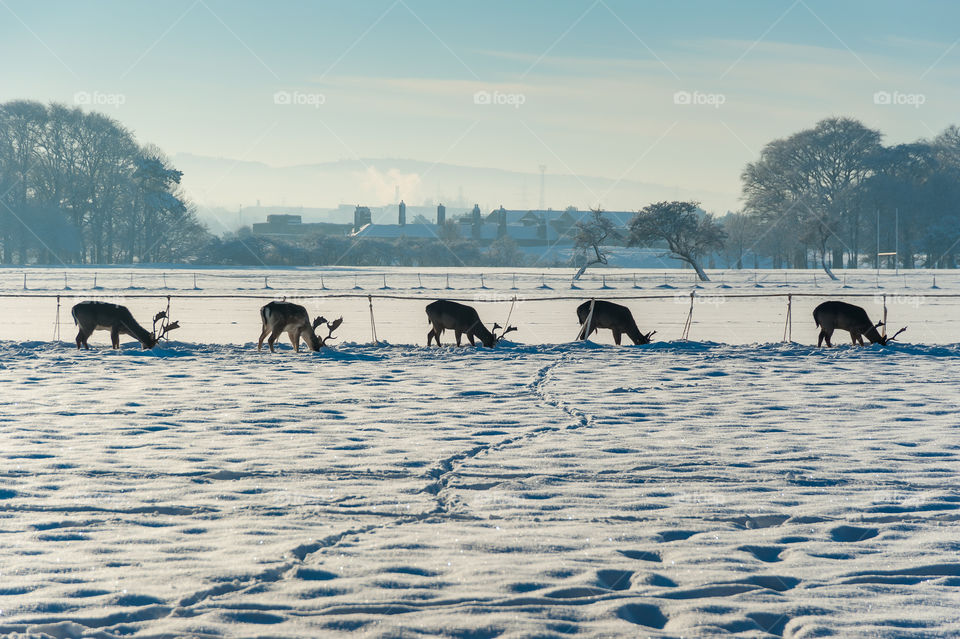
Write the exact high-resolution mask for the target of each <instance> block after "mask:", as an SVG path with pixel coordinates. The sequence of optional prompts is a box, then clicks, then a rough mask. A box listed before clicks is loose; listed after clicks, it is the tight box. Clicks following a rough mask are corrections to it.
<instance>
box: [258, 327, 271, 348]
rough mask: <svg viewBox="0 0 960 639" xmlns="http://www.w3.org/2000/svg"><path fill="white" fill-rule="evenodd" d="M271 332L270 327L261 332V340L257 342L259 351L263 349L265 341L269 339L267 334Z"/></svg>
mask: <svg viewBox="0 0 960 639" xmlns="http://www.w3.org/2000/svg"><path fill="white" fill-rule="evenodd" d="M269 332H270V327H269V326H264V327H263V331H261V332H260V340H259V341H258V342H257V350H258V351H259V350H260V349H262V348H263V340H264V339H265V338H266V337H267V333H269Z"/></svg>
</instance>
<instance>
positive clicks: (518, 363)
mask: <svg viewBox="0 0 960 639" xmlns="http://www.w3.org/2000/svg"><path fill="white" fill-rule="evenodd" d="M86 272H87V270H86V269H78V270H77V271H76V272H73V271H71V272H70V273H69V274H68V282H70V283H69V284H68V286H69V287H70V289H69V290H64V289H63V287H62V284H63V271H62V270H60V271H56V272H54V271H42V270H39V269H30V270H29V271H28V289H29V290H27V291H26V293H27V294H48V293H53V294H61V295H62V296H63V300H62V303H63V304H64V308H62V309H61V323H62V326H61V329H62V335H63V339H64V341H63V343H60V344H58V343H56V342H52V341H51V336H52V330H53V328H54V311H55V301H54V300H53V299H52V298H29V299H24V298H15V299H14V298H6V299H5V300H4V304H5V308H4V311H3V313H2V315H3V317H4V320H5V321H4V324H3V327H4V328H3V332H2V333H0V384H2V387H3V389H4V392H3V394H2V396H0V456H2V458H3V460H4V462H5V463H4V464H3V466H2V468H3V470H2V472H3V485H2V486H0V533H2V537H0V538H2V539H3V540H4V542H5V543H3V544H2V545H0V574H2V576H3V579H2V582H0V610H2V616H0V632H3V633H13V632H29V633H31V634H32V635H33V636H41V634H40V633H46V634H48V635H50V636H56V637H75V636H76V637H79V636H100V637H121V636H124V637H126V636H143V637H147V636H151V637H152V636H199V637H225V636H255V635H261V636H262V635H269V636H280V637H288V636H289V637H308V636H337V635H347V634H350V633H360V634H361V636H363V635H366V636H403V637H415V636H421V635H438V634H439V635H443V636H456V637H471V638H480V637H528V636H542V637H564V636H571V635H576V636H587V637H608V636H655V637H661V636H662V637H681V636H683V637H691V636H714V635H718V634H719V635H723V634H729V635H732V636H741V637H794V638H799V637H815V636H816V637H822V636H837V637H848V636H880V637H905V636H916V637H950V636H956V635H957V634H960V559H958V557H960V523H958V522H960V488H958V485H957V481H956V478H957V476H958V475H960V445H958V435H960V425H958V421H957V413H958V409H960V406H958V402H960V346H958V345H957V342H960V328H958V326H957V319H956V318H957V314H956V310H957V306H956V304H955V300H954V298H949V297H944V298H928V297H923V295H924V294H929V293H938V294H939V293H950V292H951V291H958V292H960V278H957V277H953V274H947V275H941V274H940V273H937V274H936V275H937V285H938V288H937V289H931V288H930V284H931V282H930V281H928V278H930V274H929V273H911V274H909V275H910V277H913V278H915V279H910V280H908V281H907V284H908V286H907V287H903V286H900V284H902V283H903V279H902V277H901V278H897V277H895V276H893V275H892V274H890V275H889V276H888V277H887V279H883V278H884V275H881V282H880V283H881V284H882V285H883V288H882V289H876V288H875V287H874V288H871V287H870V286H868V284H869V282H867V281H866V280H868V279H869V278H870V277H871V276H872V275H873V272H870V273H867V272H864V273H862V274H858V275H857V277H862V278H863V281H861V280H855V279H854V278H853V277H852V276H848V285H849V286H851V288H849V289H842V288H840V286H841V284H833V283H831V284H829V285H828V284H827V283H826V282H823V281H819V282H818V285H817V286H813V284H812V283H809V284H808V283H801V282H799V281H798V282H797V283H796V284H791V283H790V280H791V279H793V278H794V277H797V275H796V274H794V273H790V274H786V277H787V278H788V280H787V284H786V285H784V284H782V283H778V282H777V279H781V278H782V277H783V276H784V274H783V273H776V274H770V275H771V277H770V278H766V279H762V280H761V279H760V278H758V279H757V280H756V281H754V279H753V277H752V274H747V275H744V276H743V277H742V278H741V279H739V280H738V279H735V278H733V276H730V275H728V276H727V277H726V278H724V282H725V283H724V284H721V283H719V282H715V283H712V284H707V285H705V286H704V287H703V288H702V289H699V290H698V291H697V293H698V294H702V295H703V296H704V300H703V301H701V302H697V303H696V304H695V309H694V324H693V327H692V330H691V341H686V342H684V341H679V340H678V338H679V333H680V330H681V329H682V326H683V323H684V320H685V318H686V314H687V312H688V308H689V296H688V293H689V288H683V287H682V286H681V282H679V281H673V282H672V283H671V278H669V277H668V278H667V279H668V282H667V285H670V286H676V288H674V289H667V288H658V287H660V286H662V285H663V282H662V274H659V273H658V274H657V276H658V277H659V278H661V281H660V282H659V283H658V282H656V281H653V280H652V279H644V278H639V279H638V283H637V286H640V287H641V288H637V289H634V288H633V286H634V284H633V280H632V274H630V275H628V276H627V277H628V278H629V279H627V280H612V281H608V285H609V286H612V287H614V288H612V289H599V288H598V287H599V285H602V284H601V281H598V280H594V279H590V280H587V281H585V282H583V283H582V284H581V287H582V288H581V290H579V291H577V290H571V289H570V283H569V275H567V279H566V280H563V279H562V278H561V277H560V275H557V276H556V277H553V274H551V273H549V272H548V273H547V274H546V275H540V274H539V273H537V274H524V276H523V277H522V278H519V281H520V283H521V284H522V285H521V284H518V286H517V290H512V276H511V275H508V274H503V275H502V276H499V275H494V276H492V280H493V281H492V283H487V284H486V285H487V286H489V287H490V288H489V289H479V288H476V287H474V288H472V289H471V288H469V287H468V286H467V284H468V283H469V281H468V276H467V275H466V274H454V273H453V272H451V279H452V283H451V286H453V287H455V288H451V289H446V288H445V274H440V273H438V274H436V278H437V279H441V278H442V282H443V283H442V284H439V285H437V284H435V283H434V282H433V280H432V279H431V281H430V283H429V285H430V286H431V287H433V288H426V289H419V288H415V286H418V285H419V282H417V281H414V280H415V277H416V274H415V273H412V272H409V271H406V272H402V271H397V270H394V271H391V272H389V273H388V274H387V284H388V285H389V286H390V287H391V288H390V289H389V290H379V289H378V287H377V286H376V281H375V280H376V277H377V276H376V274H369V273H363V272H359V273H356V274H354V272H353V271H351V272H349V273H346V274H335V275H334V276H332V278H333V283H331V282H329V281H326V278H325V282H324V284H325V286H326V287H327V288H328V289H329V290H328V291H325V292H324V291H317V290H316V289H314V288H311V286H310V285H311V283H312V282H314V280H315V279H316V278H317V277H318V274H317V272H313V271H308V272H306V273H305V272H302V271H292V272H291V271H281V272H270V273H269V274H268V275H267V277H268V278H269V280H268V281H269V282H270V284H269V285H270V286H271V288H270V289H268V290H264V289H263V288H262V277H263V274H262V273H253V274H251V273H250V272H249V271H247V272H245V273H241V274H239V275H236V276H234V275H233V272H218V275H219V276H220V277H221V279H222V280H223V281H224V282H226V283H224V284H220V285H216V286H215V285H214V284H212V283H210V282H214V281H220V280H216V279H214V278H213V277H211V278H210V279H209V280H205V279H203V276H201V278H200V282H199V284H200V286H198V288H200V289H201V290H199V291H195V290H191V289H190V287H191V285H192V275H190V274H186V273H183V274H178V277H182V278H185V279H186V280H187V284H185V285H184V287H182V288H178V287H179V283H177V284H176V285H175V284H174V283H173V282H171V281H170V280H172V279H173V277H172V276H169V275H168V278H170V279H169V280H168V287H167V288H166V289H164V288H162V287H161V286H159V285H156V284H151V283H149V282H148V281H147V279H146V276H147V274H149V275H150V276H151V277H153V276H157V275H158V273H159V272H156V273H150V272H149V271H139V270H138V271H135V280H134V285H133V286H134V287H135V288H132V289H129V290H124V289H123V288H122V287H121V285H122V284H123V282H122V281H121V282H119V284H117V285H111V281H110V280H106V281H103V284H102V285H103V287H104V288H102V289H84V288H83V287H82V286H81V284H80V279H81V278H80V275H81V274H83V273H86ZM22 273H23V271H19V279H20V282H19V288H18V282H17V279H18V277H17V275H18V274H17V272H13V271H10V272H0V291H2V292H5V293H21V294H22V293H24V291H23V289H22V277H23V276H22ZM74 273H76V274H77V275H76V278H74V277H73V276H74ZM128 273H129V272H128V271H124V272H123V273H122V274H120V275H119V278H120V279H123V278H127V277H128ZM241 275H242V276H243V277H241ZM598 275H599V274H598ZM684 275H688V274H685V273H679V275H678V276H677V277H678V278H679V277H682V276H684ZM248 276H249V277H248ZM338 276H339V277H342V278H343V279H344V280H346V283H345V284H336V282H337V281H338V280H337V277H338ZM761 276H762V274H761ZM100 277H104V276H103V275H102V274H100V275H98V278H100ZM139 277H144V278H145V279H144V280H143V282H142V285H141V284H139V283H138V281H137V278H139ZM258 277H259V278H260V279H261V282H260V285H261V288H260V289H259V290H258V289H257V287H256V278H258ZM328 277H329V276H328ZM354 277H356V281H357V284H353V283H352V281H351V280H352V279H353V278H354ZM44 278H46V279H44ZM58 278H59V282H56V283H55V281H56V280H57V279H58ZM460 278H462V279H460ZM471 279H472V275H471ZM31 280H33V281H34V282H35V283H34V284H33V285H32V286H31V285H30V281H31ZM731 280H732V281H731ZM101 281H102V280H99V279H98V286H100V285H101V283H100V282H101ZM485 281H486V278H485ZM924 281H926V286H925V287H924V288H921V284H922V283H923V282H924ZM564 282H565V284H564ZM58 284H59V286H60V288H59V289H58V288H57V285H58ZM544 284H546V285H549V286H551V287H552V290H548V289H542V288H539V287H540V286H543V285H544ZM688 284H689V282H688ZM874 284H875V282H874ZM355 285H359V286H361V287H363V291H360V290H357V291H354V290H353V289H352V287H353V286H355ZM423 285H424V286H427V285H428V282H423ZM895 285H896V286H895ZM380 286H383V284H382V282H381V283H380ZM722 286H723V287H725V286H730V288H721V287H722ZM878 290H879V292H880V293H881V294H882V293H883V292H886V293H887V294H888V295H889V296H890V298H889V299H888V307H889V311H890V323H891V327H892V328H898V327H899V326H901V325H904V324H906V325H909V329H908V331H907V333H905V334H904V335H903V336H902V338H903V340H904V343H902V344H896V345H893V346H891V347H887V348H881V347H878V346H872V347H866V348H851V347H849V346H846V345H844V346H841V347H839V348H834V349H830V350H826V349H824V350H817V349H816V348H813V347H812V346H810V344H811V343H815V340H816V331H815V329H814V327H813V323H812V320H811V319H810V315H809V310H810V309H812V307H813V306H814V305H815V303H816V302H818V301H821V299H828V298H837V297H842V296H843V295H844V294H847V293H861V294H864V295H867V297H862V298H851V301H855V302H856V300H857V299H859V300H860V302H858V303H862V305H864V306H866V307H867V308H868V309H869V310H870V312H871V317H873V316H875V315H876V313H877V311H878V309H879V306H878V305H877V304H876V303H875V300H874V299H873V296H872V295H873V294H874V293H876V292H878ZM749 291H757V292H777V293H784V294H785V293H788V292H792V293H796V294H798V295H799V294H800V293H804V292H823V294H824V296H823V298H812V297H802V296H798V297H796V298H794V300H793V314H794V316H793V320H794V322H793V339H794V340H795V341H798V342H803V343H801V344H780V343H774V342H779V341H780V340H781V339H782V334H783V330H784V318H785V310H786V301H785V299H784V298H762V299H761V298H735V297H729V298H728V297H727V295H728V294H736V293H746V292H749ZM168 292H169V294H171V295H173V294H184V295H191V294H213V293H214V292H216V293H218V294H220V293H222V294H224V295H232V296H233V299H230V298H229V297H228V298H215V299H200V298H197V299H181V298H175V299H174V300H173V302H172V309H173V316H174V318H175V319H178V320H179V321H181V323H182V324H183V325H184V327H183V328H182V329H181V330H180V331H178V332H177V333H175V334H174V337H175V339H174V341H172V342H169V343H165V344H163V345H162V346H161V347H158V348H157V349H154V350H153V351H141V350H140V349H139V348H138V347H134V345H132V344H130V343H128V344H127V347H126V348H125V349H124V350H122V351H120V352H114V351H112V350H110V349H109V348H108V347H107V346H106V345H107V344H108V343H109V340H108V338H107V337H106V334H105V333H96V334H95V336H94V338H93V340H92V341H93V342H94V343H96V344H97V347H96V348H94V349H92V350H90V351H84V352H77V351H76V350H75V348H74V346H73V344H72V338H73V334H74V330H73V326H72V324H70V323H69V318H68V306H69V305H68V304H67V303H66V301H65V300H66V299H68V298H69V299H71V300H73V298H74V297H76V299H77V300H79V299H81V298H83V299H85V298H86V297H85V296H90V295H94V294H95V295H96V296H102V297H104V298H110V299H118V301H125V302H127V303H129V305H130V306H131V308H134V309H135V314H137V316H138V317H139V316H142V317H143V318H144V319H146V317H147V316H148V315H149V314H151V313H153V312H155V311H156V310H158V309H159V308H161V307H162V306H163V305H165V304H166V301H165V300H162V301H161V300H159V299H144V298H137V297H132V295H135V294H158V295H161V296H162V295H166V294H168ZM354 292H355V293H361V292H362V293H368V292H369V293H371V294H399V295H403V296H410V297H418V298H422V299H417V300H374V304H375V312H376V322H377V332H378V337H379V338H380V339H381V340H385V341H386V342H387V343H386V344H381V345H370V344H367V343H365V342H368V341H369V340H370V326H369V309H368V307H367V304H368V301H367V299H366V298H365V297H362V298H332V299H331V298H326V297H323V296H322V295H323V294H325V293H354ZM285 293H289V294H290V296H291V297H297V298H298V299H303V300H305V302H306V303H307V304H314V305H315V306H312V307H311V311H314V312H324V313H327V308H328V307H329V308H332V310H333V311H334V312H332V313H330V315H339V314H341V313H342V314H343V315H344V317H345V323H344V325H343V327H342V332H343V336H342V342H341V343H340V344H339V345H338V346H337V347H336V348H334V349H325V350H323V351H321V352H318V353H311V352H301V353H299V354H295V353H293V352H292V351H291V349H290V347H289V345H288V344H285V345H283V346H282V347H281V348H280V351H281V352H278V353H277V354H273V355H271V354H270V353H256V352H255V344H254V343H253V342H255V339H256V337H257V334H258V332H259V320H258V318H257V313H256V309H257V308H258V307H259V305H260V304H262V303H263V301H265V299H264V300H259V299H245V298H243V297H242V296H245V295H252V294H264V295H265V296H270V295H274V294H277V295H283V294H285ZM658 293H662V294H666V295H667V297H666V298H664V299H659V300H635V301H630V302H629V304H630V306H631V307H632V308H634V310H635V314H636V315H637V317H638V321H639V323H640V324H641V327H642V328H644V329H645V330H653V329H656V330H657V331H658V333H657V336H656V337H657V338H659V339H658V341H657V342H655V343H654V344H651V345H647V346H640V347H634V346H629V347H621V348H616V347H613V346H609V345H608V343H609V341H610V339H609V333H606V334H605V335H601V336H600V337H599V338H598V339H597V341H596V342H588V343H570V340H571V339H572V338H573V337H574V335H575V334H576V330H577V326H576V320H575V317H574V316H573V312H572V309H573V308H574V307H575V306H576V303H577V302H576V301H574V300H557V301H550V302H543V301H539V302H538V301H533V300H528V301H524V302H522V303H518V304H517V305H516V307H515V309H514V314H513V317H512V319H511V323H512V324H517V325H518V326H519V327H520V330H519V331H518V332H516V333H511V334H510V342H509V343H505V344H502V345H501V346H498V347H497V348H496V349H493V350H487V349H472V348H462V349H456V348H442V349H437V348H433V349H428V348H425V347H424V346H423V345H422V344H423V343H424V341H425V336H426V330H427V325H426V322H425V316H424V315H423V305H424V303H425V302H426V301H427V300H429V299H433V298H436V297H440V296H463V297H472V296H474V295H476V296H488V297H484V298H482V299H494V300H498V301H493V302H483V303H482V304H478V308H479V309H480V311H481V315H482V316H484V317H485V319H486V317H487V315H488V314H489V315H490V320H489V321H490V322H492V321H493V320H496V321H500V322H501V323H503V320H502V318H504V317H505V316H506V315H507V313H508V312H509V308H510V305H511V302H510V301H509V300H510V299H511V298H512V296H513V295H517V296H522V297H524V298H532V297H535V296H543V297H548V296H559V295H560V294H562V295H563V296H567V295H570V294H575V295H578V296H582V297H585V298H589V297H590V296H592V295H599V294H603V295H604V296H605V297H617V296H622V295H630V294H638V295H640V294H649V295H654V294H658ZM674 293H678V294H679V299H676V300H675V299H673V295H674ZM708 300H710V301H708ZM341 304H342V305H343V306H340V305H341ZM25 308H26V309H32V311H31V312H34V313H35V316H36V317H39V318H42V322H41V321H39V320H38V321H33V322H31V321H29V318H27V319H25V318H24V316H23V309H25ZM341 308H342V309H343V310H342V311H341V310H340V309H341ZM330 315H328V317H330ZM874 319H879V318H878V317H875V318H874ZM836 337H837V339H836V342H837V343H839V344H845V340H844V339H843V337H842V336H841V335H837V336H836ZM449 339H450V336H449V335H447V341H449ZM126 341H128V342H129V340H126ZM756 342H770V343H760V344H757V343H756ZM414 344H419V345H414Z"/></svg>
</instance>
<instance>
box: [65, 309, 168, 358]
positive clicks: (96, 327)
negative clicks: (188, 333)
mask: <svg viewBox="0 0 960 639" xmlns="http://www.w3.org/2000/svg"><path fill="white" fill-rule="evenodd" d="M70 314H71V315H73V322H74V324H76V325H77V326H78V327H79V328H80V332H79V333H77V348H78V349H79V348H80V347H81V346H82V347H83V348H86V349H89V348H90V345H89V344H88V343H87V339H88V338H89V337H90V336H91V335H92V334H93V332H94V331H110V343H111V344H112V345H113V347H114V348H120V336H121V335H129V336H130V337H133V338H134V339H136V340H137V341H139V342H140V346H142V347H143V349H144V350H148V349H151V348H153V347H154V346H156V345H157V342H159V341H160V340H161V339H162V338H163V337H165V336H166V334H167V333H169V332H170V331H172V330H174V329H176V328H180V323H179V322H172V323H171V322H166V321H165V322H163V323H162V324H161V325H160V334H159V335H158V334H157V322H159V321H161V320H166V319H167V313H166V311H160V312H159V313H157V315H156V316H155V317H154V318H153V332H147V329H145V328H144V327H142V326H140V324H138V323H137V320H135V319H133V315H132V314H131V313H130V310H129V309H128V308H127V307H126V306H120V305H119V304H111V303H110V302H80V303H79V304H77V305H75V306H74V307H73V308H72V309H71V311H70Z"/></svg>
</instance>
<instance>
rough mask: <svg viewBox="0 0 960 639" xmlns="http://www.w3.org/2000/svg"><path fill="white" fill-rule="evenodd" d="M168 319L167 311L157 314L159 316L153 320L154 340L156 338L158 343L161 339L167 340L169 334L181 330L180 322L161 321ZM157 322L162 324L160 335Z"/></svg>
mask: <svg viewBox="0 0 960 639" xmlns="http://www.w3.org/2000/svg"><path fill="white" fill-rule="evenodd" d="M166 319H168V318H167V312H166V311H160V312H159V313H157V314H156V315H155V316H154V318H153V338H154V339H155V340H156V341H158V342H159V341H160V340H161V339H163V338H165V337H166V336H167V333H169V332H170V331H172V330H175V329H178V328H180V322H163V321H161V320H166ZM157 322H160V332H159V333H157Z"/></svg>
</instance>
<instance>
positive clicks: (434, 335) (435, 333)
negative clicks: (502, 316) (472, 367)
mask: <svg viewBox="0 0 960 639" xmlns="http://www.w3.org/2000/svg"><path fill="white" fill-rule="evenodd" d="M427 323H429V324H432V325H433V328H432V329H430V332H429V333H427V346H430V344H431V342H432V341H433V340H434V339H436V340H437V346H440V336H441V335H443V331H444V330H445V329H448V328H449V329H450V330H452V331H454V332H455V333H456V336H457V346H460V340H461V338H462V337H463V336H464V335H466V336H467V339H468V340H470V345H471V346H476V342H475V341H474V338H475V337H479V338H480V342H481V343H482V344H483V345H484V346H486V347H487V348H493V347H494V346H496V344H497V342H499V341H500V340H501V339H503V336H504V335H506V334H507V333H509V332H510V331H515V330H517V327H516V326H510V327H507V328H506V329H505V330H504V331H503V333H501V334H500V335H499V336H498V335H497V329H498V328H503V327H502V326H500V325H499V324H494V325H493V332H491V331H488V330H487V327H486V326H484V325H483V322H481V321H480V316H479V315H478V314H477V311H476V309H475V308H473V307H472V306H467V305H466V304H458V303H457V302H451V301H449V300H437V301H436V302H430V303H429V304H427Z"/></svg>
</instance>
